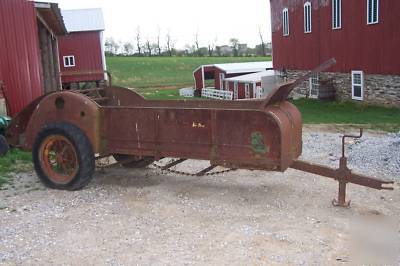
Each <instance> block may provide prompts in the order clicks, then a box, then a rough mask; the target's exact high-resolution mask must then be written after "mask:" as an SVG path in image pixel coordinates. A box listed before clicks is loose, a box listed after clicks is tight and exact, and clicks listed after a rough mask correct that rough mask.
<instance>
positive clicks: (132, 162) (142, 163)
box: [113, 154, 154, 168]
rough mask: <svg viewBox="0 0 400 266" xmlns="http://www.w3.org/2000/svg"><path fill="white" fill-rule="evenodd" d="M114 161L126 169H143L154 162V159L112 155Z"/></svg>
mask: <svg viewBox="0 0 400 266" xmlns="http://www.w3.org/2000/svg"><path fill="white" fill-rule="evenodd" d="M113 157H114V159H115V160H116V161H117V162H118V163H120V164H121V165H122V166H123V167H126V168H144V167H146V166H149V165H150V164H152V163H153V162H154V157H139V156H135V155H124V154H114V155H113Z"/></svg>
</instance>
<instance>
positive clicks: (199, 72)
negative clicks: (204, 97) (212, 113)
mask: <svg viewBox="0 0 400 266" xmlns="http://www.w3.org/2000/svg"><path fill="white" fill-rule="evenodd" d="M272 68H273V66H272V62H271V61H267V62H249V63H230V64H214V65H204V66H200V67H198V68H197V69H196V70H195V71H194V72H193V77H194V82H195V89H198V90H201V89H203V88H206V87H212V88H214V89H216V90H224V86H225V85H224V84H225V79H226V78H231V77H237V76H241V75H246V74H251V73H256V72H261V71H265V70H269V69H272ZM210 81H211V83H210Z"/></svg>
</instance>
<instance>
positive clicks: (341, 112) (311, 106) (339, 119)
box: [293, 99, 400, 131]
mask: <svg viewBox="0 0 400 266" xmlns="http://www.w3.org/2000/svg"><path fill="white" fill-rule="evenodd" d="M293 103H294V104H295V105H296V106H297V107H298V108H299V110H300V112H301V113H302V116H303V121H304V123H305V124H349V125H355V126H356V125H362V126H363V127H364V128H369V129H380V130H385V131H399V130H400V109H399V108H387V107H379V106H370V105H365V104H359V103H354V102H321V101H318V100H312V99H299V100H295V101H293Z"/></svg>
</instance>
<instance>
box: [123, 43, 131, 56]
mask: <svg viewBox="0 0 400 266" xmlns="http://www.w3.org/2000/svg"><path fill="white" fill-rule="evenodd" d="M123 49H124V54H125V55H132V54H133V50H134V48H133V44H132V43H130V42H126V43H124V45H123Z"/></svg>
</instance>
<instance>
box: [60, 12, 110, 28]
mask: <svg viewBox="0 0 400 266" xmlns="http://www.w3.org/2000/svg"><path fill="white" fill-rule="evenodd" d="M61 13H62V16H63V18H64V22H65V25H66V27H67V30H68V32H80V31H103V30H104V29H105V26H104V18H103V11H102V10H101V8H91V9H74V10H62V11H61Z"/></svg>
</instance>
